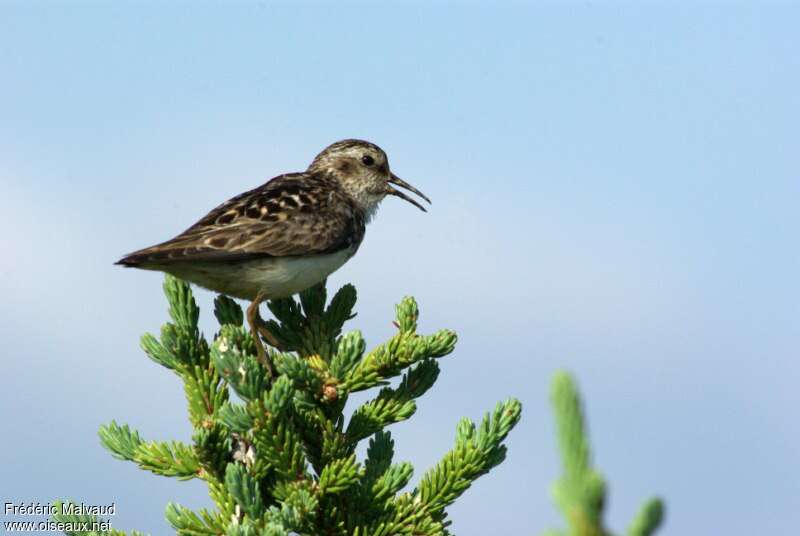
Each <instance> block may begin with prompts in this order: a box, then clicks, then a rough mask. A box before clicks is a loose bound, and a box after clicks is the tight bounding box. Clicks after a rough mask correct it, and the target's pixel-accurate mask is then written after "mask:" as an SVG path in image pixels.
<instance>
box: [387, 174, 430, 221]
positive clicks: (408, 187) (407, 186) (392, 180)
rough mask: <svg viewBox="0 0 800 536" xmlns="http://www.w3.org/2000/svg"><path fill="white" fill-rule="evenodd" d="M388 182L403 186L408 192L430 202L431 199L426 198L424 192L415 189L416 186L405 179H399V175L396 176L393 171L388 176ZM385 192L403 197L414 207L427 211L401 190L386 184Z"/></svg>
mask: <svg viewBox="0 0 800 536" xmlns="http://www.w3.org/2000/svg"><path fill="white" fill-rule="evenodd" d="M389 183H390V184H396V185H398V186H400V187H402V188H405V189H406V190H408V191H409V192H413V193H415V194H417V195H418V196H420V197H421V198H422V199H424V200H425V201H427V202H428V203H429V204H430V202H431V200H430V199H428V196H426V195H425V194H423V193H422V192H420V191H419V190H417V189H416V188H414V187H413V186H411V185H410V184H408V183H407V182H406V181H404V180H403V179H401V178H400V177H398V176H397V175H395V174H394V173H392V175H391V177H390V178H389ZM386 193H387V194H388V195H394V196H396V197H399V198H400V199H405V200H406V201H408V202H409V203H411V204H412V205H414V206H415V207H417V208H418V209H420V210H421V211H422V212H428V211H427V210H425V207H423V206H422V205H420V204H419V203H418V202H417V201H416V200H415V199H413V198H411V197H409V196H407V195H406V194H404V193H403V192H401V191H400V190H398V189H397V188H392V187H391V186H388V185H387V188H386Z"/></svg>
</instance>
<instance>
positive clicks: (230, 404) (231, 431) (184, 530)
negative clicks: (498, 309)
mask: <svg viewBox="0 0 800 536" xmlns="http://www.w3.org/2000/svg"><path fill="white" fill-rule="evenodd" d="M164 292H165V294H166V297H167V301H168V302H169V316H170V322H168V323H167V324H165V325H164V326H163V327H162V329H161V333H160V336H158V337H157V336H154V335H150V334H147V335H145V336H143V337H142V341H141V346H142V349H143V350H144V351H145V353H146V354H147V356H148V357H149V358H150V359H151V360H153V361H154V362H156V363H158V364H159V365H161V366H163V367H165V368H167V369H168V370H170V371H172V372H173V373H175V374H176V375H177V376H178V377H179V378H180V379H181V380H182V382H183V386H184V393H185V396H186V401H187V406H188V414H189V422H190V424H191V426H192V428H193V435H192V442H191V443H181V442H177V441H148V440H145V439H143V438H142V437H141V435H140V434H139V432H137V431H135V430H132V429H131V428H130V427H128V426H127V425H121V424H118V423H116V422H114V421H112V422H111V423H109V424H107V425H105V426H102V427H101V428H100V431H99V436H100V441H101V443H102V445H103V446H104V447H105V448H106V449H108V450H109V451H110V452H111V454H112V456H114V457H115V458H118V459H121V460H127V461H131V462H134V463H136V464H137V465H138V466H139V467H141V468H142V469H146V470H148V471H150V472H153V473H155V474H157V475H161V476H167V477H174V478H178V479H200V480H203V481H205V482H206V484H207V485H208V488H209V494H210V496H211V498H212V500H213V501H214V505H215V509H214V510H205V509H203V510H199V511H194V510H191V509H188V508H186V507H184V506H181V505H178V504H175V503H170V504H168V505H167V508H166V518H167V521H168V522H169V524H170V525H171V526H172V527H173V528H174V529H175V531H176V532H177V534H179V535H186V536H200V535H225V536H289V535H290V534H292V535H294V534H298V535H315V536H316V535H332V536H333V535H342V536H345V535H357V536H358V535H361V536H367V535H369V536H373V535H376V536H380V535H386V536H389V535H408V536H411V535H414V536H439V535H445V534H448V532H447V526H448V525H449V521H448V520H447V514H446V508H447V507H448V506H450V505H451V504H452V503H453V502H454V501H455V500H456V499H457V498H458V497H459V496H460V495H461V494H462V493H464V491H466V490H467V488H469V486H470V485H471V484H472V482H474V480H475V479H477V478H478V477H480V476H481V475H483V474H485V473H487V472H488V471H489V470H491V469H492V468H493V467H494V466H496V465H497V464H498V463H500V462H501V461H502V460H503V459H504V458H505V453H506V448H505V446H504V445H503V442H504V440H505V438H506V436H507V435H508V433H509V432H510V431H511V429H512V428H513V427H514V425H516V423H517V422H518V421H519V416H520V410H521V406H520V403H519V402H518V401H516V400H513V399H512V400H509V401H507V402H504V403H501V404H499V405H498V406H497V408H495V410H494V411H493V412H491V413H489V414H487V416H486V417H485V418H484V419H483V421H482V422H481V423H480V425H477V426H476V425H475V424H474V423H472V422H470V421H468V420H462V421H461V422H460V423H459V424H458V427H457V431H456V442H455V446H454V448H453V449H452V450H451V451H450V452H448V453H446V454H445V456H444V457H443V458H442V461H441V462H439V463H438V464H437V465H436V466H435V467H433V468H432V469H430V470H429V471H427V472H426V473H425V474H424V475H423V477H422V479H421V480H420V482H419V484H418V485H417V487H416V488H415V489H413V490H411V491H403V490H404V489H405V488H406V487H407V486H408V484H409V482H410V481H411V478H412V475H413V468H412V466H411V464H409V463H408V462H395V461H394V459H393V458H394V442H393V440H392V438H391V435H390V433H389V432H388V431H387V430H386V428H387V427H388V426H390V425H391V424H394V423H397V422H400V421H403V420H405V419H408V418H410V417H411V416H412V415H413V414H414V413H415V411H416V409H417V400H418V399H419V398H420V397H421V396H423V395H424V394H425V392H426V391H428V390H429V389H430V388H431V387H432V386H433V385H434V383H435V382H436V379H437V378H438V375H439V365H438V364H437V362H436V360H437V359H438V358H441V357H444V356H446V355H448V354H450V353H451V352H452V351H453V349H454V347H455V343H456V334H455V333H454V332H452V331H449V330H441V331H439V332H436V333H433V334H430V335H424V334H419V333H417V319H418V316H419V310H418V307H417V304H416V302H415V301H414V300H413V298H404V299H403V300H402V301H401V302H400V304H399V305H398V306H397V309H396V320H395V324H396V325H397V327H398V332H397V333H396V334H395V335H394V336H393V337H391V338H390V339H389V340H388V341H387V342H385V343H383V344H381V345H378V346H377V347H375V348H374V349H372V350H367V345H366V343H365V341H364V339H363V337H362V336H361V334H360V333H359V332H357V331H353V332H349V333H344V334H342V330H343V325H344V323H345V322H346V321H347V320H349V319H351V318H352V317H353V316H354V315H353V312H352V311H353V307H354V306H355V302H356V291H355V289H354V288H353V287H352V286H350V285H347V286H345V287H343V288H342V289H340V290H339V291H338V292H337V293H336V295H335V296H334V297H333V298H332V299H331V300H330V302H328V300H327V295H326V290H325V287H324V285H318V286H316V287H313V288H311V289H309V290H307V291H305V292H303V293H301V294H300V295H299V299H297V300H295V299H283V300H275V301H272V302H269V304H268V305H269V308H270V310H271V311H272V313H273V315H274V316H275V320H271V321H269V329H270V331H271V332H272V333H273V334H275V336H276V338H277V339H278V342H279V343H280V344H279V345H280V347H281V349H282V351H280V352H278V351H271V353H270V358H271V361H272V362H273V363H274V364H275V368H276V370H277V374H278V375H277V377H275V378H274V380H272V379H271V378H270V376H269V374H267V371H266V370H265V368H264V367H263V366H262V365H261V363H260V362H259V361H258V360H257V359H256V357H255V353H256V352H255V345H254V343H253V339H252V338H251V334H250V333H249V332H248V331H247V330H246V329H245V328H244V327H243V313H242V310H241V308H240V307H239V305H238V304H237V303H236V302H234V301H233V300H231V299H229V298H227V297H224V296H220V297H218V298H217V299H216V301H215V307H214V314H215V316H216V318H217V320H218V321H219V323H220V328H219V331H218V332H217V333H216V334H215V336H214V338H213V340H212V341H211V342H210V343H209V342H207V341H206V339H205V338H204V336H203V335H202V333H200V330H199V329H198V319H199V314H200V311H199V308H198V307H197V304H196V303H195V300H194V297H193V296H192V292H191V289H190V288H189V285H188V284H186V283H184V282H183V281H181V280H179V279H176V278H173V277H170V276H168V277H167V278H166V281H165V283H164ZM397 377H400V380H399V382H398V383H397V384H396V385H395V386H391V385H389V384H390V382H391V381H392V380H393V379H394V378H397ZM376 387H380V390H379V391H378V392H377V393H376V395H375V396H374V398H372V399H371V400H369V401H368V402H366V403H364V404H362V405H361V406H360V407H358V408H356V409H355V411H354V412H353V413H352V415H351V416H350V418H349V419H348V418H347V417H346V416H345V413H344V410H345V406H346V403H347V400H348V398H349V396H350V394H351V393H354V392H358V391H364V390H368V389H372V388H376ZM362 441H369V447H368V449H367V456H366V459H364V460H359V459H358V457H357V456H356V448H357V446H358V445H359V443H361V442H362ZM54 519H55V520H58V521H68V520H69V516H64V515H56V516H54ZM91 521H98V520H97V519H91ZM81 534H89V533H88V532H86V533H81ZM104 534H113V535H122V534H123V533H121V532H119V531H116V530H112V531H110V532H109V531H106V532H104ZM131 534H132V535H133V534H138V533H136V532H133V533H131Z"/></svg>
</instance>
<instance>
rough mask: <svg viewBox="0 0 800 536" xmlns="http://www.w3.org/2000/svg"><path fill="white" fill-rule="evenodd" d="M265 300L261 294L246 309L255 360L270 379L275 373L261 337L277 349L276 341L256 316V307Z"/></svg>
mask: <svg viewBox="0 0 800 536" xmlns="http://www.w3.org/2000/svg"><path fill="white" fill-rule="evenodd" d="M265 299H266V296H264V295H263V294H262V293H259V294H258V296H256V299H255V300H253V302H252V303H251V304H250V305H249V306H248V307H247V323H248V325H249V326H250V333H252V334H253V339H254V340H255V343H256V351H257V352H258V353H257V356H256V357H257V358H258V360H259V361H260V362H261V364H262V365H264V366H265V367H266V369H267V372H268V373H269V376H270V379H271V378H274V377H275V372H274V370H273V368H272V361H270V358H269V354H268V353H267V351H266V350H265V349H264V343H263V342H262V341H261V337H262V336H263V337H264V338H265V339H267V342H268V343H269V344H270V345H272V346H275V347H276V348H277V347H278V341H277V339H276V338H275V336H274V335H273V334H272V333H271V332H270V331H269V329H267V326H266V323H265V322H264V320H263V319H262V318H261V315H259V314H258V306H259V305H261V302H263V301H264V300H265Z"/></svg>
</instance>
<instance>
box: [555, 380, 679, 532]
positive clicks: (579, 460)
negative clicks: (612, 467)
mask: <svg viewBox="0 0 800 536" xmlns="http://www.w3.org/2000/svg"><path fill="white" fill-rule="evenodd" d="M551 398H552V402H553V410H554V412H555V417H556V429H557V435H558V446H559V450H560V451H561V461H562V476H561V478H559V479H558V480H557V481H556V482H555V484H554V486H553V497H554V499H555V502H556V504H557V505H558V506H559V508H560V509H561V512H562V514H563V515H564V518H565V519H566V521H567V525H568V529H567V530H566V531H563V532H562V531H556V530H551V531H549V532H547V533H546V535H547V536H611V532H609V531H608V530H607V529H606V528H605V526H604V524H603V510H604V507H605V504H606V482H605V480H604V479H603V477H602V475H601V474H600V473H599V472H598V471H597V470H596V469H594V468H593V467H592V463H591V449H590V446H589V438H588V435H587V430H586V422H585V418H584V415H583V408H582V406H581V399H580V394H579V393H578V388H577V386H576V385H575V381H574V380H573V379H572V377H571V376H570V375H569V374H567V373H564V372H561V373H558V374H556V376H555V378H554V379H553V386H552V393H551ZM663 517H664V504H663V502H662V501H661V500H660V499H657V498H652V499H649V500H648V501H646V502H645V503H644V505H643V506H642V507H641V509H640V510H639V513H638V514H637V515H636V517H635V518H634V521H633V523H631V525H630V527H629V528H628V531H627V532H626V534H627V536H650V535H651V534H653V533H654V532H655V531H656V529H657V528H658V527H659V525H660V524H661V521H662V519H663Z"/></svg>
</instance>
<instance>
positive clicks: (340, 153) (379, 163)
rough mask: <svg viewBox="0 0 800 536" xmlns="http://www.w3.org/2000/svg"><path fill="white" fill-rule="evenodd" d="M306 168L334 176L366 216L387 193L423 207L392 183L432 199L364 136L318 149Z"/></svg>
mask: <svg viewBox="0 0 800 536" xmlns="http://www.w3.org/2000/svg"><path fill="white" fill-rule="evenodd" d="M308 171H309V172H312V173H326V174H328V175H332V176H333V177H335V178H336V179H337V180H338V181H339V183H340V184H341V186H342V188H343V189H344V190H345V192H347V193H348V194H349V195H350V197H352V198H353V200H354V201H355V202H356V203H358V205H359V206H360V207H361V209H362V210H364V211H365V212H366V213H367V215H368V216H371V215H372V214H374V212H375V209H377V208H378V204H379V203H380V202H381V201H382V200H383V198H384V197H386V196H387V195H394V196H396V197H399V198H401V199H405V200H406V201H408V202H409V203H411V204H412V205H414V206H416V207H417V208H419V209H420V210H422V211H425V207H423V206H422V205H421V204H420V203H418V202H417V201H416V200H415V199H413V198H411V197H409V196H408V195H406V194H405V193H403V192H402V191H400V190H398V189H397V188H394V186H393V185H397V186H400V187H402V188H405V189H406V190H409V191H411V192H413V193H415V194H417V195H418V196H420V197H421V198H422V199H424V200H425V201H427V202H428V203H430V202H431V200H430V199H428V198H427V197H426V196H425V194H423V193H422V192H420V191H419V190H417V189H416V188H414V187H413V186H411V185H410V184H408V183H407V182H405V181H404V180H402V179H401V178H400V177H398V176H397V175H395V174H394V173H392V172H391V171H390V170H389V159H388V158H387V156H386V153H384V152H383V149H381V148H380V147H378V146H377V145H375V144H374V143H370V142H368V141H363V140H342V141H337V142H336V143H334V144H332V145H329V146H328V147H326V148H325V149H323V150H322V152H321V153H319V154H318V155H317V156H316V158H314V161H313V162H311V165H310V166H309V167H308Z"/></svg>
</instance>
